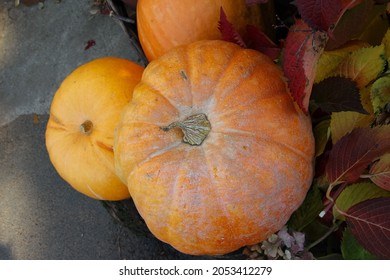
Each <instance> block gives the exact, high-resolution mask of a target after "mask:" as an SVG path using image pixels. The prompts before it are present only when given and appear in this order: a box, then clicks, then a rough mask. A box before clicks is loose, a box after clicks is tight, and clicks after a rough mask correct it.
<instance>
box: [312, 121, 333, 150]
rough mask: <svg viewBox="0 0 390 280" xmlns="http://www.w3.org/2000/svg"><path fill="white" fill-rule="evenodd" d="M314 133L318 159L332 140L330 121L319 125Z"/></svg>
mask: <svg viewBox="0 0 390 280" xmlns="http://www.w3.org/2000/svg"><path fill="white" fill-rule="evenodd" d="M313 133H314V138H315V141H316V144H315V148H316V154H315V156H316V157H318V156H320V155H321V154H322V153H323V152H324V150H325V147H326V144H327V143H328V141H329V138H330V120H324V121H322V122H320V123H318V124H317V125H316V126H315V127H314V129H313Z"/></svg>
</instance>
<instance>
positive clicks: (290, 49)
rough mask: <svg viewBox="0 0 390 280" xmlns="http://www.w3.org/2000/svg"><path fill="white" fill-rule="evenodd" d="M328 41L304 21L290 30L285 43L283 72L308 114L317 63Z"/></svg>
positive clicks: (323, 34)
mask: <svg viewBox="0 0 390 280" xmlns="http://www.w3.org/2000/svg"><path fill="white" fill-rule="evenodd" d="M327 40H328V37H327V35H326V34H325V33H324V32H321V31H313V30H312V29H311V28H310V27H309V26H308V25H307V24H306V23H305V22H304V21H303V20H297V21H296V23H295V24H294V25H293V26H292V27H291V28H290V31H289V33H288V35H287V38H286V42H285V50H284V59H283V70H284V74H285V76H286V77H287V79H288V83H289V87H290V91H291V95H292V97H293V98H294V100H295V101H296V102H297V104H298V106H299V107H300V108H301V109H302V111H303V112H305V113H306V114H307V113H308V108H309V100H310V94H311V90H312V87H313V83H314V78H315V71H316V67H317V61H318V59H319V57H320V55H321V54H322V52H323V50H324V45H325V43H326V41H327Z"/></svg>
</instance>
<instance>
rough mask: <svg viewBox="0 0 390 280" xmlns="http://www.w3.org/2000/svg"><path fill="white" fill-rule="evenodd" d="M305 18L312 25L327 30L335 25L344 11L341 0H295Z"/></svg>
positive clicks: (317, 28)
mask: <svg viewBox="0 0 390 280" xmlns="http://www.w3.org/2000/svg"><path fill="white" fill-rule="evenodd" d="M294 2H295V4H296V5H297V8H298V11H299V13H300V15H301V16H302V18H303V20H304V21H305V22H307V23H308V24H309V26H310V27H312V28H314V29H316V30H321V31H325V32H327V31H328V30H329V29H331V28H332V27H334V25H335V24H336V22H337V20H338V18H339V17H340V13H341V11H342V1H341V0H295V1H294Z"/></svg>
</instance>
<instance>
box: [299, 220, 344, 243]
mask: <svg viewBox="0 0 390 280" xmlns="http://www.w3.org/2000/svg"><path fill="white" fill-rule="evenodd" d="M341 223H342V221H339V222H338V223H336V224H334V225H333V226H332V227H331V228H330V229H329V230H328V231H327V232H326V233H325V234H324V235H323V236H321V237H320V238H318V239H317V240H316V241H314V242H313V243H311V244H310V245H309V246H307V250H310V249H311V248H313V247H315V246H317V245H318V244H320V243H321V242H322V241H324V240H325V239H326V238H327V237H328V236H329V235H331V234H332V233H333V232H335V231H336V230H338V228H339V226H340V224H341Z"/></svg>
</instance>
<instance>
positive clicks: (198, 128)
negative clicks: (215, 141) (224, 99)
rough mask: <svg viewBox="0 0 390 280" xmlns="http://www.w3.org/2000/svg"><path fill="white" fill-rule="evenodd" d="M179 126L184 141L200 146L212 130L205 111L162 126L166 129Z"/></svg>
mask: <svg viewBox="0 0 390 280" xmlns="http://www.w3.org/2000/svg"><path fill="white" fill-rule="evenodd" d="M175 127H179V128H180V129H181V130H182V131H183V133H184V137H183V141H184V142H185V143H187V144H190V145H192V146H200V145H201V144H202V142H203V141H204V139H206V137H207V135H209V132H210V130H211V124H210V122H209V120H208V119H207V116H206V115H205V114H203V113H200V114H195V115H192V116H189V117H188V118H186V119H185V120H183V121H178V122H173V123H171V124H170V125H168V126H163V127H161V129H162V130H164V131H169V130H170V129H172V128H175Z"/></svg>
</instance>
